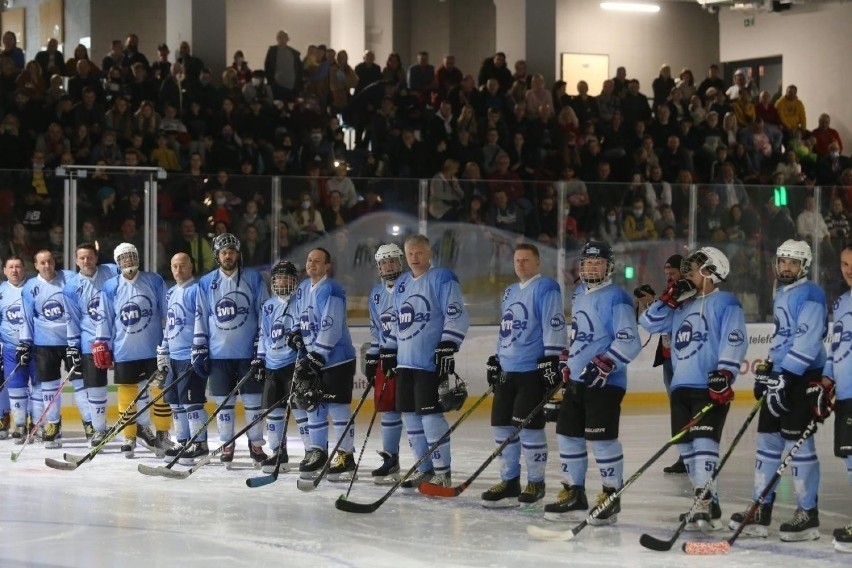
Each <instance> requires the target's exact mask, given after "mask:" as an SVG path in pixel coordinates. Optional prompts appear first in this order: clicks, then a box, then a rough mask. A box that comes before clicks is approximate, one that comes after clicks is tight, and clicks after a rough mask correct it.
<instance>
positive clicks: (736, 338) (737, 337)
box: [728, 329, 745, 345]
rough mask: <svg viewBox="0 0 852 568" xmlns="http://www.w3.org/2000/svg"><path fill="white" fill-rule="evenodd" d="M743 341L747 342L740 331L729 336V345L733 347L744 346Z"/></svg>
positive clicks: (736, 330) (734, 331) (735, 331)
mask: <svg viewBox="0 0 852 568" xmlns="http://www.w3.org/2000/svg"><path fill="white" fill-rule="evenodd" d="M743 341H745V335H744V334H743V332H742V331H740V330H739V329H735V330H733V331H732V332H731V333H729V334H728V343H729V344H731V345H742V344H743Z"/></svg>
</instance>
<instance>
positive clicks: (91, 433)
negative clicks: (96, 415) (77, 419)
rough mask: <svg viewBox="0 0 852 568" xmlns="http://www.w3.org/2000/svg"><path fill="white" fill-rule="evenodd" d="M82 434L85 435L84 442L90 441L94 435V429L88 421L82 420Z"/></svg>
mask: <svg viewBox="0 0 852 568" xmlns="http://www.w3.org/2000/svg"><path fill="white" fill-rule="evenodd" d="M83 433H84V434H86V440H91V439H92V436H94V435H95V427H94V426H92V423H91V422H90V421H88V420H83Z"/></svg>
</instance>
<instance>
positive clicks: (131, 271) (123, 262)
mask: <svg viewBox="0 0 852 568" xmlns="http://www.w3.org/2000/svg"><path fill="white" fill-rule="evenodd" d="M113 258H114V259H115V263H116V264H117V265H118V267H119V268H120V269H121V273H122V274H124V275H125V276H127V277H129V278H133V277H134V276H136V273H137V272H139V251H138V250H137V249H136V246H135V245H132V244H130V243H121V244H120V245H118V246H117V247H115V251H114V252H113Z"/></svg>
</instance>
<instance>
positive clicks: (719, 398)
mask: <svg viewBox="0 0 852 568" xmlns="http://www.w3.org/2000/svg"><path fill="white" fill-rule="evenodd" d="M733 380H734V375H733V374H731V372H730V371H721V370H716V371H710V372H709V373H707V393H708V394H709V395H710V400H711V401H712V402H713V404H716V405H718V406H722V405H723V404H728V403H729V402H731V401H732V400H734V389H732V388H731V383H732V382H733Z"/></svg>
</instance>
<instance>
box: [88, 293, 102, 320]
mask: <svg viewBox="0 0 852 568" xmlns="http://www.w3.org/2000/svg"><path fill="white" fill-rule="evenodd" d="M86 314H87V315H88V316H89V319H90V320H92V321H93V322H99V321H101V320H102V319H104V313H103V312H102V311H101V295H100V294H95V295H94V296H92V297H91V299H90V300H89V303H88V304H86Z"/></svg>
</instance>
